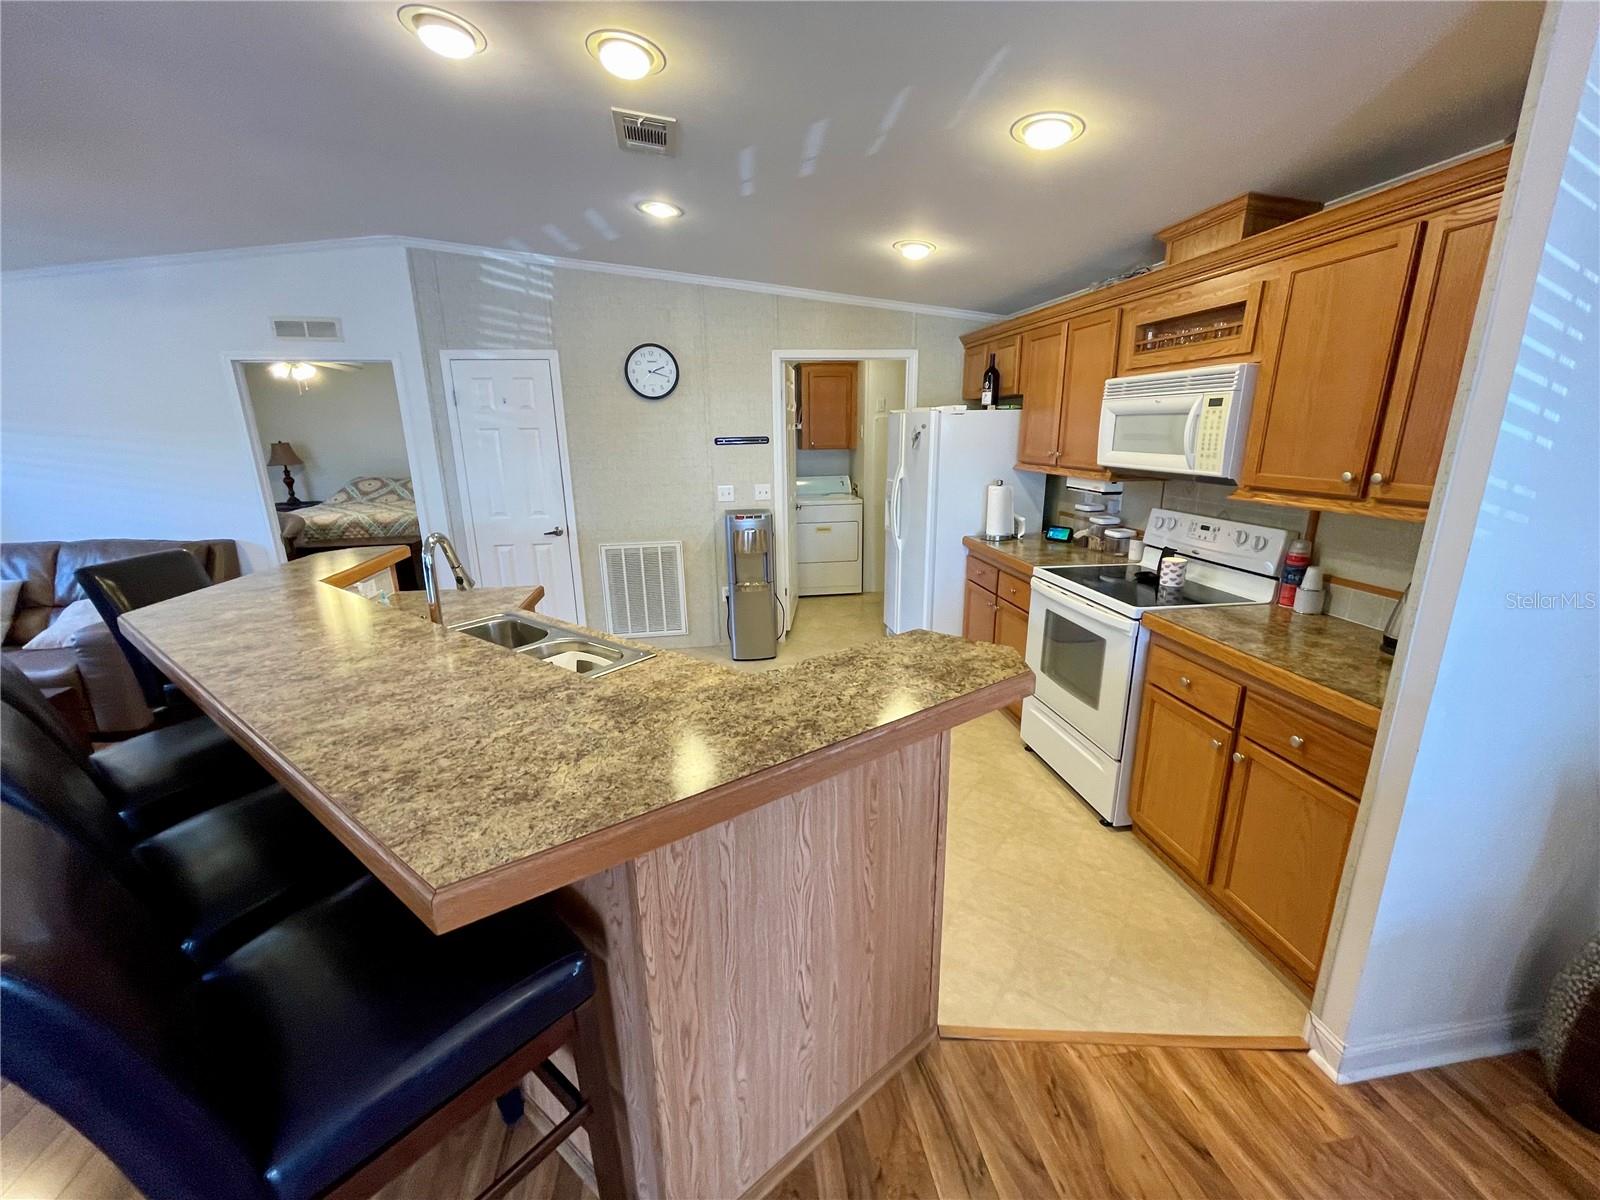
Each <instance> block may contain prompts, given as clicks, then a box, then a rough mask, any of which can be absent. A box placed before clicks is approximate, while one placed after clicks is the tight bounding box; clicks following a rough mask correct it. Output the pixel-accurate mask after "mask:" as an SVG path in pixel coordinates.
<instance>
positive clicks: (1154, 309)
mask: <svg viewBox="0 0 1600 1200" xmlns="http://www.w3.org/2000/svg"><path fill="white" fill-rule="evenodd" d="M1261 288H1262V281H1261V275H1260V273H1259V272H1239V273H1237V274H1233V275H1223V276H1220V277H1219V278H1216V279H1207V280H1204V281H1202V282H1199V283H1195V284H1191V285H1189V286H1187V287H1180V288H1174V289H1173V290H1172V291H1170V292H1164V293H1162V294H1161V295H1159V296H1156V297H1154V298H1153V299H1150V300H1147V301H1145V302H1144V303H1142V304H1133V305H1129V306H1128V308H1127V309H1126V310H1124V312H1123V318H1122V330H1123V333H1122V338H1123V343H1122V358H1121V364H1122V370H1123V371H1125V372H1131V371H1143V370H1156V369H1158V368H1163V367H1164V368H1168V369H1171V368H1173V367H1180V366H1183V365H1184V364H1186V363H1197V362H1217V361H1219V360H1222V359H1239V358H1248V357H1249V356H1250V351H1251V350H1252V349H1253V348H1254V346H1255V340H1256V325H1257V323H1258V322H1259V320H1260V315H1261V314H1260V308H1261Z"/></svg>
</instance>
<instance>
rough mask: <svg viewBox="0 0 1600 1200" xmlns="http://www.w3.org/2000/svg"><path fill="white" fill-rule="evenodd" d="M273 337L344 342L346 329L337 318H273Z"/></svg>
mask: <svg viewBox="0 0 1600 1200" xmlns="http://www.w3.org/2000/svg"><path fill="white" fill-rule="evenodd" d="M272 336H273V337H278V338H292V339H294V340H297V341H312V342H342V341H344V329H343V328H342V327H341V326H340V324H339V319H338V318H337V317H273V318H272Z"/></svg>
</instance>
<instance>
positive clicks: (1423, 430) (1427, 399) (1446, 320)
mask: <svg viewBox="0 0 1600 1200" xmlns="http://www.w3.org/2000/svg"><path fill="white" fill-rule="evenodd" d="M1499 207H1500V204H1499V201H1498V200H1497V199H1492V200H1486V201H1479V202H1478V203H1476V204H1470V205H1463V206H1462V207H1461V208H1458V209H1455V210H1452V211H1451V212H1448V213H1445V214H1444V215H1442V216H1440V217H1436V218H1433V219H1430V220H1428V221H1424V222H1423V226H1422V252H1421V255H1420V258H1419V260H1418V263H1417V274H1416V283H1415V284H1413V285H1412V288H1411V306H1410V308H1409V309H1408V310H1407V312H1406V324H1405V331H1404V333H1403V334H1402V335H1401V339H1400V356H1399V358H1398V360H1397V361H1396V364H1395V372H1394V383H1393V384H1392V385H1390V388H1389V398H1388V401H1387V403H1386V404H1385V405H1384V410H1383V419H1382V422H1381V424H1380V425H1379V427H1378V445H1377V450H1376V452H1375V453H1374V455H1373V459H1372V469H1371V472H1370V473H1369V474H1368V476H1367V489H1366V494H1367V496H1368V497H1370V498H1371V499H1373V500H1375V501H1387V502H1390V503H1395V504H1416V505H1426V504H1427V503H1428V501H1429V500H1430V499H1431V498H1432V497H1433V481H1434V476H1435V475H1436V474H1437V473H1438V469H1439V458H1440V455H1441V454H1442V453H1443V451H1444V434H1445V429H1446V427H1448V426H1449V424H1450V410H1451V409H1452V408H1454V407H1455V401H1456V386H1457V385H1458V384H1459V383H1460V382H1461V364H1462V361H1463V360H1464V359H1465V358H1466V354H1467V339H1468V337H1469V336H1470V335H1471V333H1472V318H1473V315H1474V314H1475V313H1476V312H1477V308H1478V293H1479V291H1481V290H1482V287H1483V272H1484V268H1485V267H1486V266H1487V265H1488V262H1489V243H1490V241H1491V240H1492V239H1493V237H1494V220H1495V213H1496V211H1497V210H1498V209H1499Z"/></svg>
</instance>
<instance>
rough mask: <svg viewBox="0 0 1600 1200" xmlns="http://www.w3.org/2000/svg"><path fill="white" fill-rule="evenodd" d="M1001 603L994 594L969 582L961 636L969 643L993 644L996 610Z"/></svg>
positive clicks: (962, 616) (962, 617)
mask: <svg viewBox="0 0 1600 1200" xmlns="http://www.w3.org/2000/svg"><path fill="white" fill-rule="evenodd" d="M998 607H999V601H997V600H996V599H995V598H994V593H993V592H990V591H985V590H984V589H983V587H982V586H980V585H979V584H977V583H974V582H973V581H972V580H970V579H969V580H967V604H966V608H965V610H964V611H963V612H962V614H961V636H962V637H964V638H966V639H967V641H969V642H992V641H994V640H995V638H994V626H995V609H997V608H998Z"/></svg>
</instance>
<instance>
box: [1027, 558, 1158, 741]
mask: <svg viewBox="0 0 1600 1200" xmlns="http://www.w3.org/2000/svg"><path fill="white" fill-rule="evenodd" d="M1138 635H1139V622H1137V621H1135V620H1133V619H1132V618H1130V617H1124V616H1121V615H1119V614H1117V613H1114V612H1112V611H1110V610H1109V609H1105V608H1101V607H1100V606H1099V605H1098V604H1092V603H1090V602H1089V601H1087V600H1083V599H1080V598H1079V597H1077V596H1073V595H1070V594H1068V593H1067V592H1065V591H1063V590H1062V589H1060V588H1057V587H1054V586H1052V585H1051V584H1049V583H1046V582H1045V581H1044V580H1042V579H1039V578H1035V579H1034V581H1033V602H1032V604H1031V605H1030V608H1029V613H1028V665H1029V666H1030V667H1032V668H1033V673H1034V677H1035V683H1034V692H1033V694H1034V696H1035V698H1036V699H1038V700H1039V701H1040V702H1041V703H1042V704H1044V705H1045V706H1046V707H1048V708H1049V709H1050V710H1051V711H1052V712H1054V713H1055V714H1056V715H1057V716H1058V717H1060V718H1061V719H1062V720H1064V721H1065V722H1066V723H1067V724H1069V725H1071V726H1072V727H1073V728H1074V729H1076V730H1077V731H1078V732H1079V733H1080V734H1082V735H1083V736H1084V737H1086V738H1088V739H1089V740H1090V741H1091V742H1093V743H1094V744H1095V745H1096V746H1098V747H1099V748H1100V749H1101V750H1102V751H1103V752H1104V753H1105V754H1106V755H1107V756H1108V757H1110V758H1113V759H1120V758H1121V757H1122V734H1123V730H1124V728H1125V727H1126V725H1127V721H1128V693H1129V689H1130V687H1131V686H1132V681H1133V663H1134V651H1135V648H1136V645H1137V642H1138Z"/></svg>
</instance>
